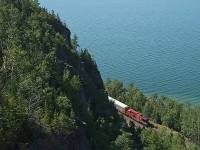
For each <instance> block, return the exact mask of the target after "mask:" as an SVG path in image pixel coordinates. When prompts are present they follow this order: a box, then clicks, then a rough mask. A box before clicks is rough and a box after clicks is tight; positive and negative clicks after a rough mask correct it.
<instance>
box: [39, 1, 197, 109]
mask: <svg viewBox="0 0 200 150" xmlns="http://www.w3.org/2000/svg"><path fill="white" fill-rule="evenodd" d="M39 2H40V3H41V6H43V7H46V8H47V9H48V10H49V11H50V10H52V9H53V10H54V12H55V13H58V14H59V16H60V18H61V19H62V20H63V21H65V22H66V24H67V25H68V27H69V28H70V30H71V32H72V34H75V33H76V34H77V35H78V36H79V45H80V46H81V47H82V48H88V49H89V51H90V52H91V54H92V55H93V57H94V58H95V60H96V62H97V64H98V67H99V70H100V72H101V75H102V77H103V79H105V78H107V77H111V78H112V79H119V80H122V81H123V82H124V83H130V82H134V83H135V85H137V86H138V87H140V88H141V89H142V91H143V92H144V93H145V94H146V95H151V94H152V93H155V92H157V93H159V94H160V95H166V96H169V97H171V98H174V99H177V100H179V101H186V100H189V101H191V102H192V103H193V104H194V105H196V104H200V1H199V0H98V1H97V0H73V1H72V0H59V1H50V0H49V1H47V0H40V1H39Z"/></svg>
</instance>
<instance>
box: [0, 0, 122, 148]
mask: <svg viewBox="0 0 200 150" xmlns="http://www.w3.org/2000/svg"><path fill="white" fill-rule="evenodd" d="M0 12H1V13H0V67H1V71H0V84H1V85H0V88H1V89H0V99H1V101H0V129H1V132H0V139H1V140H0V144H1V148H2V149H24V148H25V149H70V150H72V149H83V150H84V149H92V148H93V149H94V148H96V149H108V146H109V144H110V142H111V141H113V140H114V139H115V138H116V136H117V135H118V134H119V128H120V126H121V125H120V121H119V117H118V115H117V112H116V110H115V109H114V107H113V105H112V104H110V103H109V102H108V100H107V94H106V92H105V89H104V86H103V82H102V79H101V76H100V73H99V71H98V69H97V65H96V63H95V61H94V60H93V58H91V55H90V54H89V52H88V51H87V50H86V49H84V50H81V51H79V52H78V51H77V47H78V44H77V38H76V37H75V38H74V39H72V40H71V39H70V30H69V29H68V28H67V27H66V25H65V24H63V23H62V22H61V21H60V19H59V17H58V16H57V15H55V14H54V13H53V12H52V13H50V14H49V13H48V12H47V10H46V9H44V8H40V7H39V5H38V3H37V1H31V0H9V1H8V0H2V1H1V3H0ZM102 110H103V111H102Z"/></svg>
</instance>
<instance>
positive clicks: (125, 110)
mask: <svg viewBox="0 0 200 150" xmlns="http://www.w3.org/2000/svg"><path fill="white" fill-rule="evenodd" d="M108 100H109V101H110V102H113V103H114V106H115V108H116V109H117V110H118V111H119V112H120V113H122V114H124V115H126V116H128V117H129V118H131V119H133V120H134V121H136V122H138V123H140V124H142V125H144V126H149V125H150V123H149V119H148V118H146V117H144V116H143V115H141V114H140V113H139V112H137V111H136V110H134V109H132V108H130V107H129V106H128V105H126V104H124V103H122V102H120V101H118V100H116V99H114V98H112V97H110V96H108Z"/></svg>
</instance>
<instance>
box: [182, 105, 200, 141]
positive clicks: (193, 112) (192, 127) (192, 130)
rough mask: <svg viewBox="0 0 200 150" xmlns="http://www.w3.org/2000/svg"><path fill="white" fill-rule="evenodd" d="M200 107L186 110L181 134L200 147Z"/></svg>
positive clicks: (183, 114) (183, 115)
mask: <svg viewBox="0 0 200 150" xmlns="http://www.w3.org/2000/svg"><path fill="white" fill-rule="evenodd" d="M199 113H200V107H199V106H198V107H195V108H190V107H189V108H187V109H184V111H183V113H182V114H181V132H182V133H183V134H184V135H185V136H186V137H188V138H190V139H192V141H194V142H195V143H196V144H198V145H200V115H199Z"/></svg>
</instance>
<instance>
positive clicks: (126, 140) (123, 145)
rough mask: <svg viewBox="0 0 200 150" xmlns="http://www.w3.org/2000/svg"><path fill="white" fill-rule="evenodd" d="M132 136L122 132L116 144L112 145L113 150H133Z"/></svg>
mask: <svg viewBox="0 0 200 150" xmlns="http://www.w3.org/2000/svg"><path fill="white" fill-rule="evenodd" d="M132 136H133V135H132V134H131V133H128V132H124V131H122V133H121V135H119V136H118V137H117V138H116V140H115V141H114V142H112V143H111V150H131V149H132V145H133V143H134V141H133V140H132Z"/></svg>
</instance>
